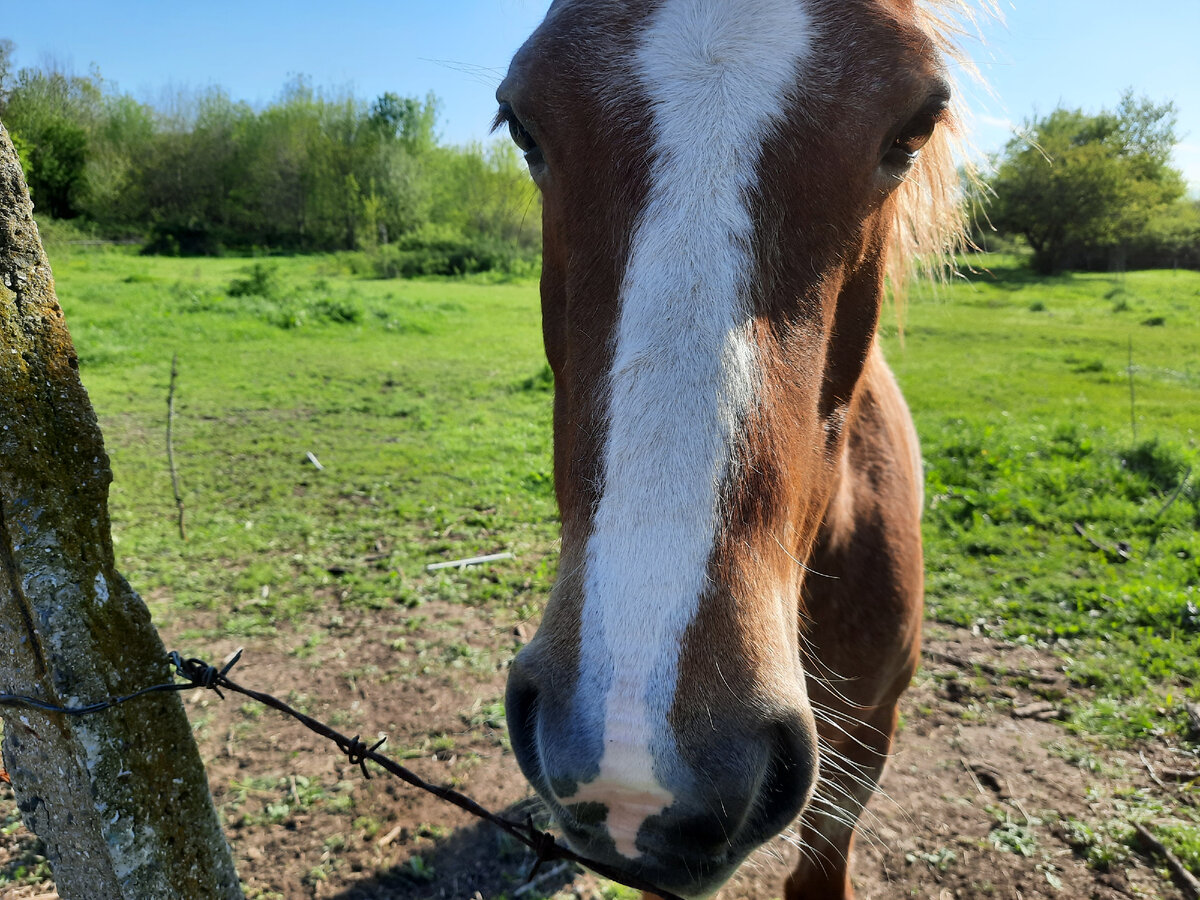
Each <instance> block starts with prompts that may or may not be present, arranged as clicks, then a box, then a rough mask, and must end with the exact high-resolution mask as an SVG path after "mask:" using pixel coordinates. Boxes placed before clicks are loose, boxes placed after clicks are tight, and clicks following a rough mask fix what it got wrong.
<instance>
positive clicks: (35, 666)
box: [0, 124, 242, 900]
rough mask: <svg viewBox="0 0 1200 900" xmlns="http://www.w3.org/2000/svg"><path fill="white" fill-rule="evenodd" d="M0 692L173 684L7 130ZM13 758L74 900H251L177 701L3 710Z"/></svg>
mask: <svg viewBox="0 0 1200 900" xmlns="http://www.w3.org/2000/svg"><path fill="white" fill-rule="evenodd" d="M0 285H2V287H0V660H2V661H3V662H2V663H0V691H3V692H7V693H19V694H26V695H31V696H35V697H39V698H42V699H45V700H47V701H50V702H52V703H57V704H60V705H83V704H86V703H90V702H93V701H95V700H98V699H103V698H105V697H108V696H112V695H116V694H124V693H130V692H132V691H134V690H137V689H139V688H142V687H145V686H147V685H150V684H155V683H159V682H163V681H166V680H168V679H169V677H170V671H169V666H168V664H167V662H166V654H165V650H164V648H163V645H162V642H161V641H160V640H159V637H158V634H157V632H156V631H155V630H154V627H153V625H152V624H151V622H150V615H149V613H148V611H147V610H146V607H145V605H144V604H143V603H142V601H141V598H140V597H138V595H137V594H136V593H135V592H134V591H133V589H132V588H131V587H130V586H129V584H128V583H127V582H126V581H125V579H124V578H122V577H121V575H120V573H119V572H118V571H117V569H116V565H115V561H114V557H113V546H112V537H111V530H110V522H109V516H108V487H109V483H110V482H111V480H112V473H111V470H110V468H109V464H108V457H107V455H106V454H105V451H104V444H103V441H102V438H101V435H100V428H99V425H98V424H97V421H96V416H95V413H94V411H93V410H92V407H91V403H90V402H89V400H88V396H87V393H86V391H85V390H84V388H83V384H82V383H81V381H80V379H79V371H78V370H79V361H78V357H77V355H76V353H75V349H74V345H73V344H72V342H71V337H70V334H69V333H68V332H67V327H66V322H65V320H64V317H63V313H62V309H61V308H60V306H59V304H58V301H57V299H56V297H55V292H54V279H53V276H52V274H51V271H50V266H49V263H48V262H47V260H46V256H45V252H44V250H43V248H42V245H41V241H40V239H39V236H38V232H37V225H36V224H35V223H34V220H33V208H32V205H31V203H30V201H29V193H28V189H27V187H26V185H25V181H24V177H23V175H22V172H21V167H20V165H19V164H18V161H17V158H16V154H15V151H14V150H13V146H12V143H11V142H10V140H9V137H8V134H7V132H6V131H5V129H4V127H3V124H0ZM3 715H4V747H3V754H4V763H5V767H6V768H7V770H8V772H9V774H10V776H11V778H12V782H13V789H14V791H15V793H16V796H17V801H18V806H19V808H20V810H21V813H22V816H23V818H24V821H25V823H26V824H27V825H28V826H29V828H30V829H31V830H33V831H34V832H36V833H37V834H38V836H39V837H41V838H42V840H43V842H44V843H45V845H46V854H47V858H48V859H49V860H50V863H51V867H52V869H53V871H54V876H55V881H56V884H57V887H58V890H59V893H60V895H61V896H62V897H63V898H64V900H70V898H89V900H93V898H98V897H104V898H112V900H124V898H129V900H132V898H139V900H141V898H172V900H176V898H178V900H191V898H197V900H198V898H240V897H241V896H242V894H241V890H240V887H239V884H238V879H237V873H236V872H235V870H234V867H233V861H232V857H231V855H230V853H229V847H228V844H227V843H226V841H225V838H224V835H223V834H222V833H221V830H220V826H219V824H218V821H217V816H216V812H215V810H214V809H213V805H212V799H211V796H210V795H209V791H208V782H207V779H206V777H205V774H204V769H203V766H202V764H201V762H200V757H199V753H198V751H197V750H196V745H195V742H194V741H193V739H192V733H191V728H190V726H189V725H188V721H187V717H186V716H185V714H184V712H183V706H182V704H181V703H180V701H179V697H178V695H175V694H170V695H167V694H154V695H151V696H148V697H145V698H142V699H139V700H137V701H134V702H132V703H128V704H125V705H123V706H121V707H119V708H116V709H112V710H108V711H105V712H102V713H99V714H97V715H94V716H88V717H82V718H76V717H68V716H63V715H59V714H50V713H41V712H37V711H34V710H27V709H12V708H5V709H4V710H3Z"/></svg>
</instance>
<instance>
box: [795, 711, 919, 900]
mask: <svg viewBox="0 0 1200 900" xmlns="http://www.w3.org/2000/svg"><path fill="white" fill-rule="evenodd" d="M816 714H817V716H818V718H821V717H822V716H825V717H827V721H826V722H823V723H822V724H821V732H822V740H821V745H822V746H821V774H820V780H819V781H818V783H817V791H816V794H815V795H814V797H813V799H812V801H811V802H810V803H809V805H808V808H807V809H806V810H805V811H804V814H803V816H802V817H801V819H800V827H799V839H800V863H799V865H798V866H797V867H796V870H795V871H794V872H793V873H792V874H791V876H790V877H789V878H788V880H787V884H786V887H785V892H784V897H785V898H786V900H853V897H854V887H853V885H852V884H851V881H850V854H851V851H852V850H853V847H854V841H855V836H856V834H857V832H858V831H859V830H860V826H861V819H862V814H863V810H864V808H865V807H866V805H867V801H869V800H870V799H871V796H872V794H874V793H875V790H876V786H877V785H878V783H879V779H880V777H881V776H882V775H883V769H884V766H885V765H886V763H887V759H888V753H889V750H890V748H891V743H892V734H893V732H894V731H895V728H896V720H897V710H896V706H895V704H893V705H891V706H889V707H888V708H886V709H879V710H874V711H872V712H871V713H869V714H868V715H862V714H861V712H860V713H859V714H858V715H857V716H855V717H854V719H855V720H856V721H855V720H852V719H851V718H850V717H849V716H847V715H845V714H844V713H842V712H839V711H834V710H833V709H826V710H819V709H818V710H816ZM835 717H836V718H835ZM831 734H836V735H838V739H836V740H833V739H831V738H830V737H829V735H831Z"/></svg>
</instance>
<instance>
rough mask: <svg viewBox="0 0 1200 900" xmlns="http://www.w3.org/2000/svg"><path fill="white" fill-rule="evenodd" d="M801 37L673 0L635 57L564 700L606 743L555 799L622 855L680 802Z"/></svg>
mask: <svg viewBox="0 0 1200 900" xmlns="http://www.w3.org/2000/svg"><path fill="white" fill-rule="evenodd" d="M811 40H812V28H811V24H810V19H809V17H808V15H807V13H806V10H805V8H804V4H803V3H802V2H801V0H738V2H736V3H733V2H729V0H667V2H665V3H664V4H663V5H662V6H661V7H659V9H658V10H657V11H656V12H655V13H654V14H653V16H652V18H651V20H650V22H649V25H648V28H647V30H646V32H645V34H644V35H643V36H642V39H641V42H640V45H639V48H638V52H637V56H636V65H635V71H636V77H637V81H638V83H639V85H640V86H641V89H642V90H643V91H644V92H645V94H646V96H647V97H648V98H649V100H650V103H651V109H652V115H653V136H652V137H653V151H652V154H651V158H652V159H653V168H652V171H651V178H650V190H649V196H648V200H647V205H646V207H645V209H644V210H643V211H642V213H641V215H640V217H639V219H638V221H637V223H636V225H635V226H634V234H633V238H632V241H631V249H630V257H629V262H628V267H627V269H626V272H625V277H624V280H623V282H622V286H621V293H620V303H621V307H620V314H619V319H618V323H617V328H616V335H615V345H614V360H613V366H612V371H611V373H610V378H609V383H608V393H609V400H608V436H607V442H606V444H605V446H604V449H603V460H602V466H603V475H604V484H603V495H602V496H601V498H600V502H599V505H598V509H597V511H596V515H595V520H594V523H593V531H592V535H591V537H590V539H589V541H588V546H587V568H586V575H585V581H584V607H583V614H582V625H581V629H582V645H583V647H582V653H581V672H580V684H579V687H578V691H577V694H576V697H577V703H579V704H580V705H581V708H582V709H583V710H593V711H595V710H598V709H603V720H604V743H603V747H604V750H603V756H602V758H601V760H600V764H599V767H600V774H599V776H598V778H596V779H594V780H593V781H592V782H590V783H589V785H585V786H582V787H581V790H580V792H579V793H577V794H576V795H575V796H573V797H570V798H564V799H567V800H568V802H578V798H579V797H588V798H591V799H595V800H597V801H600V802H605V803H606V804H607V805H608V806H609V814H608V823H609V827H610V832H611V833H613V837H614V841H616V842H617V849H618V850H619V851H620V852H621V853H622V854H624V855H625V856H629V857H632V856H636V855H637V852H636V850H635V848H634V841H635V838H636V835H637V831H638V828H639V827H640V825H641V824H642V822H644V821H645V819H646V818H648V817H649V816H651V815H655V814H657V813H659V812H661V811H662V809H665V808H666V807H667V806H669V805H671V803H672V802H673V801H674V799H675V795H674V794H673V793H672V791H671V789H670V787H669V786H668V784H667V781H669V780H670V777H669V776H670V771H669V770H670V768H671V767H672V765H674V764H675V763H674V761H673V759H671V758H669V757H671V756H672V755H673V747H674V744H673V738H672V737H671V735H670V729H669V727H668V725H667V714H668V712H669V710H670V708H671V704H672V700H673V697H674V693H675V681H676V675H677V669H678V663H679V653H680V643H681V640H682V636H683V633H684V630H685V629H686V628H687V626H688V624H689V623H690V622H691V620H692V618H693V616H694V615H695V612H696V608H697V605H698V603H699V599H700V595H701V594H702V593H703V591H704V587H705V581H706V577H707V574H706V573H707V567H708V561H709V557H710V555H711V553H712V549H713V542H714V538H715V534H716V528H717V519H718V515H719V508H718V507H719V500H720V490H721V486H722V484H723V483H724V482H725V480H726V479H727V478H728V477H729V475H730V473H731V468H732V465H733V462H732V459H733V457H732V451H733V447H734V445H735V441H736V438H737V434H738V431H739V429H740V427H741V423H742V421H743V420H744V418H745V416H746V414H747V412H748V411H749V410H750V408H751V406H752V404H753V402H754V397H755V393H756V391H757V387H758V384H759V374H758V371H757V362H756V356H755V350H754V345H753V343H752V341H751V337H750V332H749V322H748V313H747V307H746V296H747V289H748V283H749V278H750V268H751V265H752V262H753V259H752V254H751V244H752V239H753V222H752V219H751V216H750V211H749V208H748V205H749V204H748V201H749V197H750V195H751V193H752V191H753V189H754V187H755V179H756V177H757V169H758V163H759V158H760V156H761V153H762V147H763V143H764V141H765V140H766V138H767V137H768V136H769V134H770V132H771V129H772V127H773V126H774V125H775V123H777V122H778V121H779V120H780V118H781V117H782V115H783V113H784V108H785V104H786V102H787V99H788V94H789V92H790V91H791V90H792V89H793V88H794V87H795V86H796V84H797V81H798V77H799V72H800V65H801V63H802V61H803V60H804V58H805V56H806V55H807V54H808V51H809V47H810V44H811ZM594 715H595V714H594V713H593V716H594ZM591 721H595V718H591ZM653 747H658V748H659V750H660V753H659V757H658V758H657V759H656V756H655V754H654V752H653V750H652V748H653ZM664 754H665V757H664ZM656 763H657V764H658V765H659V769H658V770H657V771H656ZM664 767H665V768H664ZM664 779H666V780H664ZM676 785H677V786H678V783H677V782H676ZM615 786H620V787H615ZM606 789H607V791H608V793H605V790H606Z"/></svg>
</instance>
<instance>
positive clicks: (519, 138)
mask: <svg viewBox="0 0 1200 900" xmlns="http://www.w3.org/2000/svg"><path fill="white" fill-rule="evenodd" d="M501 124H507V125H508V133H509V135H510V136H511V137H512V140H513V143H514V144H516V145H517V147H519V148H520V150H521V152H522V153H524V154H525V161H526V162H527V163H529V165H530V166H538V165H541V164H543V163H544V162H545V160H544V158H543V157H542V148H541V147H539V146H538V143H537V141H535V140H534V139H533V135H531V134H530V133H529V129H527V128H526V127H525V126H524V125H523V124H522V123H521V120H520V119H518V118H517V115H516V113H514V112H513V108H512V107H511V106H509V105H508V104H507V103H501V104H500V112H498V113H497V114H496V125H497V127H498V126H500V125H501Z"/></svg>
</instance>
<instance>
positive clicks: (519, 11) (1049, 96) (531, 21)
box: [0, 0, 1200, 193]
mask: <svg viewBox="0 0 1200 900" xmlns="http://www.w3.org/2000/svg"><path fill="white" fill-rule="evenodd" d="M730 2H736V0H730ZM1001 2H1002V4H1003V6H1004V9H1005V14H1006V18H1007V24H1006V25H1003V26H1002V25H998V24H990V25H988V26H987V28H986V37H987V45H986V46H980V45H977V46H974V47H973V48H972V53H973V55H974V56H975V57H976V58H977V60H978V61H979V63H980V65H981V68H982V69H983V71H984V73H985V75H986V77H987V79H988V81H989V82H990V84H991V85H992V89H993V91H994V92H995V95H996V96H994V97H989V96H987V95H986V94H981V93H980V92H978V91H974V90H973V91H970V92H969V94H970V99H971V102H972V105H973V107H974V109H975V113H976V116H975V128H974V140H975V143H976V145H977V146H978V147H979V149H980V150H982V151H994V150H998V149H999V148H1000V147H1002V146H1003V144H1004V142H1005V140H1006V138H1007V135H1008V129H1009V125H1010V123H1011V122H1014V121H1015V122H1020V121H1021V120H1022V119H1024V118H1027V117H1029V116H1030V115H1033V114H1034V113H1035V112H1037V113H1045V112H1048V111H1050V110H1051V109H1053V108H1054V107H1055V106H1057V105H1058V104H1060V103H1062V104H1065V105H1069V106H1073V107H1076V106H1077V107H1082V108H1084V109H1087V110H1090V111H1096V110H1098V109H1100V108H1101V107H1104V106H1109V107H1111V106H1114V105H1115V104H1116V102H1117V100H1118V99H1119V97H1120V94H1121V91H1122V90H1123V89H1124V88H1126V87H1132V88H1134V89H1135V90H1136V91H1137V92H1138V93H1141V94H1146V95H1148V96H1150V97H1151V98H1153V99H1155V100H1167V99H1171V100H1174V101H1175V103H1176V105H1177V106H1178V108H1179V126H1180V127H1179V130H1180V133H1181V134H1182V135H1183V139H1184V140H1183V144H1182V145H1181V147H1180V148H1179V150H1178V152H1177V155H1176V164H1177V165H1178V166H1179V167H1180V168H1182V169H1183V170H1184V172H1185V174H1186V175H1187V176H1188V179H1189V181H1190V182H1191V185H1192V190H1193V193H1200V52H1198V51H1197V47H1196V39H1197V36H1198V35H1200V0H1143V2H1141V3H1130V2H1128V0H1119V2H1118V0H1001ZM4 5H5V6H6V7H8V8H7V9H5V10H4V14H3V18H2V20H0V37H7V38H9V39H11V40H12V41H14V42H15V43H16V45H17V63H18V65H36V64H39V63H42V62H45V61H47V60H50V59H53V60H57V61H58V62H60V63H61V64H63V65H66V66H68V67H71V68H73V69H74V70H75V71H78V72H83V71H86V70H87V69H88V68H89V67H90V66H91V65H92V64H95V65H97V66H99V68H100V71H101V73H102V74H103V75H104V76H105V78H107V79H110V80H112V81H114V82H116V83H117V85H118V86H119V87H120V88H121V90H123V91H128V92H130V93H132V94H134V95H135V96H137V97H139V98H140V99H144V100H149V101H152V102H153V101H157V100H159V99H161V97H162V96H163V92H164V91H165V90H172V89H175V88H181V87H182V88H199V87H204V86H207V85H210V84H219V85H221V86H223V87H224V88H226V89H227V90H228V91H229V92H230V94H232V95H233V96H234V97H235V98H237V99H244V100H248V101H250V102H251V103H265V102H268V101H270V100H271V99H272V98H273V97H275V96H276V95H277V94H278V92H279V90H280V88H281V87H282V86H283V84H284V83H285V81H287V80H288V79H289V78H290V77H292V76H294V75H297V74H304V75H307V76H309V77H310V78H311V79H312V81H313V82H314V83H315V84H316V85H318V86H330V87H336V88H345V87H348V88H350V89H352V90H353V91H355V92H356V93H358V94H359V95H361V96H363V97H367V98H370V97H374V96H377V95H378V94H380V93H382V92H383V91H388V90H390V91H395V92H396V93H400V94H405V95H420V96H423V95H425V94H426V93H427V92H429V91H432V92H434V93H435V94H437V95H438V97H439V98H440V99H441V101H442V116H441V124H440V131H441V134H442V136H443V138H444V139H446V140H448V141H452V142H459V143H461V142H465V141H468V140H480V139H484V138H485V137H486V134H487V127H488V123H489V120H490V118H491V115H492V113H493V111H494V102H493V100H492V92H493V90H494V88H495V85H496V84H497V82H498V81H499V80H500V78H501V76H502V75H503V72H504V69H505V67H506V65H507V63H508V59H509V57H510V56H511V55H512V53H513V51H514V50H515V49H516V48H517V47H518V46H520V44H521V42H522V41H523V40H524V38H525V36H526V35H527V34H528V33H529V32H530V31H531V30H532V29H533V28H534V26H535V25H536V24H537V22H538V21H539V20H540V19H541V17H542V15H543V14H544V12H545V10H546V8H547V6H548V5H549V0H440V2H438V0H399V2H396V0H392V2H388V3H384V2H378V0H343V2H341V3H339V4H331V3H328V2H319V3H318V2H315V0H291V2H279V0H243V2H240V3H233V2H228V0H208V2H205V3H195V4H193V3H174V2H162V0H103V2H99V0H32V2H26V3H18V2H16V0H7V2H5V4H4Z"/></svg>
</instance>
